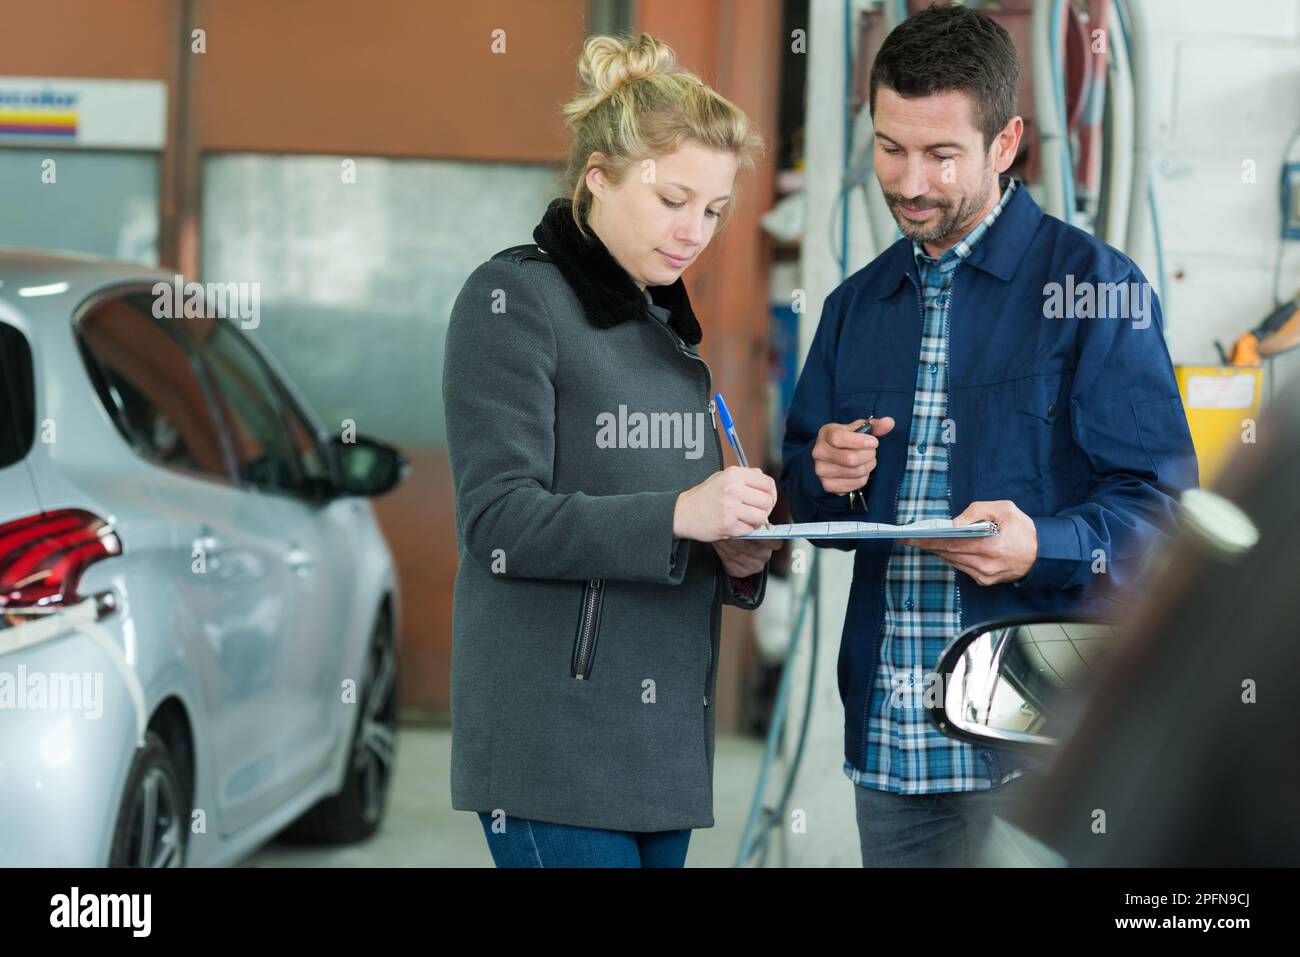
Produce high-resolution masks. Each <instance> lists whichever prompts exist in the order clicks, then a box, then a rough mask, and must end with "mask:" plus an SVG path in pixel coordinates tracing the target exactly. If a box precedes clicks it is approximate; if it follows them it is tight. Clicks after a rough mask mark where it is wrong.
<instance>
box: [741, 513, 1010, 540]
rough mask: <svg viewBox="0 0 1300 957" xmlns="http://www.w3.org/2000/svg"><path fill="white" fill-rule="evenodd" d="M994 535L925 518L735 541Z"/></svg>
mask: <svg viewBox="0 0 1300 957" xmlns="http://www.w3.org/2000/svg"><path fill="white" fill-rule="evenodd" d="M996 534H998V525H997V522H990V521H978V522H972V523H971V524H970V525H954V524H953V523H952V519H950V518H927V519H922V520H921V521H919V522H913V523H912V524H910V525H886V524H884V523H882V522H804V523H801V524H795V525H773V526H772V527H770V528H760V529H758V530H757V531H753V532H750V533H749V534H748V535H737V536H736V540H737V541H744V540H745V539H747V538H753V539H773V538H987V537H988V536H990V535H996Z"/></svg>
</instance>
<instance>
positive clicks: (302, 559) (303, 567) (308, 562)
mask: <svg viewBox="0 0 1300 957" xmlns="http://www.w3.org/2000/svg"><path fill="white" fill-rule="evenodd" d="M284 563H285V564H286V565H288V566H289V567H290V568H292V569H293V570H294V572H295V573H296V574H297V575H299V576H300V577H303V578H305V577H306V576H307V575H308V573H310V572H311V567H312V565H313V562H312V559H311V555H310V554H308V553H307V552H306V551H305V550H304V549H302V548H300V547H298V546H297V545H291V546H289V550H288V551H287V552H285V553H284Z"/></svg>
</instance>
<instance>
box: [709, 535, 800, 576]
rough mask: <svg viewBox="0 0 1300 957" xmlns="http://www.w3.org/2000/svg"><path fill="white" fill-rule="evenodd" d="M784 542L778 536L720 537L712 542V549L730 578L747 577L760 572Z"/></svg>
mask: <svg viewBox="0 0 1300 957" xmlns="http://www.w3.org/2000/svg"><path fill="white" fill-rule="evenodd" d="M784 544H785V542H784V541H782V540H781V539H779V538H756V539H746V540H744V541H741V540H738V539H734V538H720V539H718V540H717V541H716V542H714V543H713V550H714V551H715V552H717V553H718V557H719V558H720V559H722V567H723V568H725V569H726V570H727V574H728V575H730V576H731V577H732V578H748V577H749V576H750V575H754V574H757V573H758V572H761V571H762V570H763V568H764V567H765V566H766V565H767V563H768V560H769V559H770V558H771V557H772V553H773V552H776V551H779V550H780V548H781V546H782V545H784Z"/></svg>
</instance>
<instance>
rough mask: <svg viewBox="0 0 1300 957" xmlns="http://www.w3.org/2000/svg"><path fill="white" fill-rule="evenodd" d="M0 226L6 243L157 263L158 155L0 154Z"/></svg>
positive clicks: (4, 151) (33, 151)
mask: <svg viewBox="0 0 1300 957" xmlns="http://www.w3.org/2000/svg"><path fill="white" fill-rule="evenodd" d="M46 160H52V161H53V166H52V167H51V166H47V165H44V164H45V161H46ZM47 170H52V172H53V174H54V176H55V177H56V178H55V180H54V182H53V183H49V182H45V181H44V180H43V179H42V176H43V174H45V173H46V171H47ZM0 223H4V232H5V236H4V243H5V245H7V246H21V247H23V248H25V249H59V250H69V251H71V252H79V253H91V254H93V255H96V256H108V257H110V258H112V259H124V260H127V261H128V262H138V263H144V264H145V265H149V266H153V265H156V264H157V263H158V154H157V153H131V152H114V151H110V150H51V149H20V148H8V149H0Z"/></svg>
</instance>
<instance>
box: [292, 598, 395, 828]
mask: <svg viewBox="0 0 1300 957" xmlns="http://www.w3.org/2000/svg"><path fill="white" fill-rule="evenodd" d="M361 688H362V693H361V698H360V707H359V708H358V710H357V721H356V724H355V725H354V726H353V729H352V739H351V742H350V744H349V748H348V764H347V769H346V771H345V772H344V778H343V788H342V790H340V791H339V793H338V794H335V795H333V796H331V797H327V798H324V799H322V800H321V801H320V802H319V803H317V804H316V806H315V807H313V808H312V809H311V810H310V811H308V812H307V813H306V814H304V815H303V816H302V817H300V818H299V819H298V820H297V821H295V822H294V823H293V824H292V825H291V826H290V827H289V829H288V830H287V831H286V832H285V837H287V838H289V839H290V840H297V841H302V842H305V843H312V844H350V843H352V842H354V841H360V840H364V839H365V838H367V837H370V835H372V834H374V833H375V831H376V830H378V829H379V825H380V822H381V821H382V820H383V817H384V811H385V809H386V807H387V804H388V791H389V785H390V784H391V783H392V779H393V766H394V762H395V759H396V756H397V641H396V636H395V635H394V634H393V627H392V618H391V616H390V614H389V613H388V611H387V610H384V611H383V612H381V613H380V615H379V617H378V618H377V619H376V621H375V626H374V629H373V631H372V632H371V636H370V649H369V652H368V654H367V656H366V675H365V679H364V681H363V682H362V685H361Z"/></svg>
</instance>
